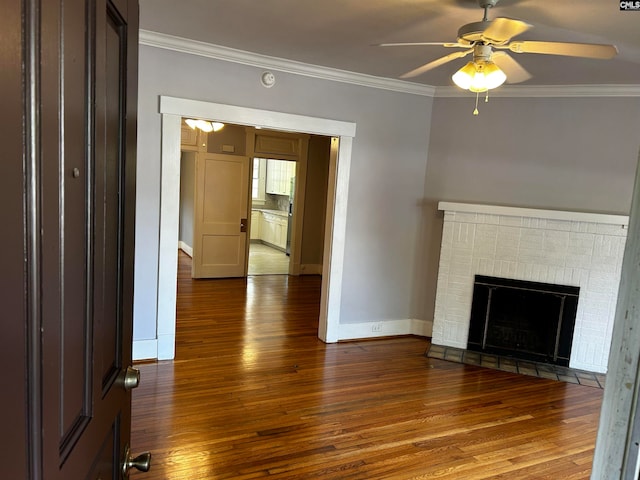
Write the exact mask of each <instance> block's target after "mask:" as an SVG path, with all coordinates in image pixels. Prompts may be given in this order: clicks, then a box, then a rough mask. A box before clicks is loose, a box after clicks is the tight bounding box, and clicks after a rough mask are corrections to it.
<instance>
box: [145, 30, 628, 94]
mask: <svg viewBox="0 0 640 480" xmlns="http://www.w3.org/2000/svg"><path fill="white" fill-rule="evenodd" d="M140 44H141V45H146V46H150V47H156V48H162V49H165V50H173V51H175V52H181V53H188V54H191V55H198V56H201V57H207V58H215V59H217V60H223V61H226V62H233V63H239V64H242V65H248V66H251V67H258V68H265V69H268V70H276V71H280V72H286V73H292V74H295V75H303V76H306V77H313V78H319V79H322V80H330V81H333V82H341V83H348V84H352V85H359V86H362V87H370V88H378V89H381V90H390V91H394V92H401V93H410V94H412V95H422V96H426V97H442V98H448V97H468V96H469V95H472V94H471V93H469V92H467V91H463V90H460V89H459V88H457V87H433V86H430V85H421V84H418V83H412V82H405V81H402V80H395V79H391V78H384V77H375V76H373V75H365V74H362V73H354V72H348V71H346V70H338V69H336V68H329V67H321V66H317V65H310V64H308V63H302V62H296V61H293V60H286V59H283V58H278V57H271V56H268V55H260V54H257V53H252V52H246V51H244V50H237V49H235V48H229V47H222V46H220V45H213V44H211V43H206V42H200V41H198V40H191V39H188V38H183V37H176V36H174V35H167V34H165V33H159V32H153V31H150V30H140ZM491 96H493V97H529V98H533V97H640V85H531V86H527V85H505V86H502V87H500V88H497V89H495V90H493V91H492V92H491Z"/></svg>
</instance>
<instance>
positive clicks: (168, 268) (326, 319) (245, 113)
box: [134, 96, 356, 360]
mask: <svg viewBox="0 0 640 480" xmlns="http://www.w3.org/2000/svg"><path fill="white" fill-rule="evenodd" d="M160 114H161V116H162V159H161V164H162V168H161V178H162V181H161V195H160V198H161V204H160V238H159V251H158V280H157V282H158V283H157V297H156V298H157V310H156V319H157V338H156V340H155V341H154V342H147V341H141V344H140V345H139V346H137V345H136V342H134V351H136V350H137V352H138V355H139V357H138V358H150V356H149V353H148V352H150V351H151V352H153V354H152V355H151V357H155V358H158V359H159V360H169V359H173V358H174V356H175V328H176V324H175V320H176V317H175V311H176V275H177V273H176V272H177V253H178V251H177V248H176V245H177V244H178V215H179V186H178V183H179V178H180V162H179V159H180V124H181V118H182V117H196V118H216V119H219V120H220V121H222V122H229V123H235V124H240V125H250V126H253V127H265V128H270V129H274V130H281V131H291V132H299V133H307V134H312V135H313V134H315V135H324V136H329V137H332V139H331V159H330V168H329V182H328V191H327V202H326V207H327V209H326V217H325V218H326V223H325V230H324V255H323V263H322V288H321V292H322V293H321V301H320V302H321V303H320V315H319V322H318V337H319V338H320V339H321V340H323V341H325V342H337V341H338V340H339V339H340V328H339V327H340V321H339V320H340V308H341V301H342V298H341V297H342V278H343V273H344V253H345V237H346V235H345V232H346V214H347V199H348V193H349V175H350V163H351V150H352V145H353V137H354V136H355V133H356V124H355V123H353V122H345V121H339V120H329V119H325V118H319V117H311V116H305V115H295V114H288V113H282V112H275V111H269V110H259V109H253V108H245V107H238V106H233V105H224V104H217V103H211V102H203V101H197V100H188V99H183V98H175V97H167V96H161V97H160ZM136 347H137V348H136ZM136 356H137V355H136Z"/></svg>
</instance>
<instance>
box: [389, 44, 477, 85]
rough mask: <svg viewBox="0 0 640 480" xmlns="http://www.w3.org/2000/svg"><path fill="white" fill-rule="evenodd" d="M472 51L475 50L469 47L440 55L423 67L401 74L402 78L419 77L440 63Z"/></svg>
mask: <svg viewBox="0 0 640 480" xmlns="http://www.w3.org/2000/svg"><path fill="white" fill-rule="evenodd" d="M471 52H473V49H469V50H464V51H462V52H454V53H450V54H449V55H446V56H444V57H440V58H438V59H437V60H434V61H433V62H429V63H425V64H424V65H422V66H421V67H418V68H416V69H414V70H411V71H410V72H407V73H405V74H404V75H400V78H413V77H417V76H418V75H422V74H423V73H425V72H427V71H429V70H431V69H434V68H436V67H439V66H440V65H444V64H445V63H447V62H450V61H452V60H455V59H456V58H462V57H464V56H466V55H469V54H470V53H471Z"/></svg>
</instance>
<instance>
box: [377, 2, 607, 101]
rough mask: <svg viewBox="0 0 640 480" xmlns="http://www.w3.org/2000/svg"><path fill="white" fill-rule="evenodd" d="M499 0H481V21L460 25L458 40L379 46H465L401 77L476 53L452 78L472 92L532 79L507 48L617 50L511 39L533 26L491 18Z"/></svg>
mask: <svg viewBox="0 0 640 480" xmlns="http://www.w3.org/2000/svg"><path fill="white" fill-rule="evenodd" d="M498 1H499V0H478V4H479V6H480V8H483V9H484V17H483V19H482V21H480V22H472V23H468V24H466V25H463V26H462V27H460V29H459V30H458V40H457V42H451V43H447V42H408V43H382V44H380V45H379V46H382V47H402V46H422V45H437V46H442V47H447V48H463V49H464V50H461V51H456V52H454V53H451V54H449V55H445V56H444V57H441V58H438V59H436V60H433V61H432V62H429V63H426V64H424V65H422V66H420V67H418V68H415V69H414V70H411V71H410V72H407V73H405V74H403V75H401V76H400V78H405V79H406V78H413V77H417V76H418V75H422V74H423V73H425V72H428V71H429V70H432V69H434V68H436V67H439V66H441V65H444V64H445V63H448V62H450V61H452V60H455V59H458V58H463V57H466V56H467V55H469V54H473V61H471V62H469V63H467V64H466V65H465V66H464V67H462V68H461V69H460V70H458V71H457V72H456V73H455V74H454V75H453V77H452V79H453V81H454V83H456V85H458V86H460V87H461V88H464V89H466V90H471V91H472V92H484V91H487V90H489V89H491V88H495V87H498V86H500V85H502V83H504V82H505V80H506V81H508V82H509V83H519V82H524V81H525V80H528V79H529V78H531V74H530V73H529V72H527V71H526V70H525V69H524V67H522V66H521V65H520V64H519V63H518V62H517V61H516V60H514V59H513V58H512V57H511V56H510V55H509V54H508V53H507V52H506V50H509V51H511V52H514V53H541V54H546V55H564V56H569V57H582V58H599V59H608V58H613V57H614V56H616V54H617V53H618V50H617V48H616V47H615V45H602V44H593V43H565V42H539V41H511V39H512V38H513V37H516V36H518V35H520V34H522V33H524V32H526V31H527V30H529V29H530V28H531V27H532V25H529V24H528V23H525V22H523V21H521V20H515V19H511V18H504V17H498V18H495V19H493V20H489V18H488V11H489V9H490V8H492V7H494V6H495V5H496V3H498ZM496 50H497V51H496Z"/></svg>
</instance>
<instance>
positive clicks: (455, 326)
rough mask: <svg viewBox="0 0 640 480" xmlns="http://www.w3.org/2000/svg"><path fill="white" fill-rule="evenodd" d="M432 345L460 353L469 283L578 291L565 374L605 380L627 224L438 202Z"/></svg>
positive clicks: (591, 216)
mask: <svg viewBox="0 0 640 480" xmlns="http://www.w3.org/2000/svg"><path fill="white" fill-rule="evenodd" d="M439 209H440V210H444V212H445V215H444V217H445V218H444V226H443V235H442V245H441V252H440V267H439V271H438V284H437V290H436V305H435V312H434V322H433V338H432V341H433V344H435V345H443V346H450V347H457V348H466V347H467V339H468V333H469V319H470V313H471V303H472V296H473V281H474V276H475V275H487V276H495V277H503V278H509V279H513V280H528V281H533V282H545V283H554V284H563V285H571V286H576V287H580V298H579V302H578V313H577V316H576V324H575V331H574V337H573V348H572V352H571V361H570V366H571V367H572V368H577V369H582V370H589V371H593V372H601V373H604V372H606V369H607V361H608V356H609V345H610V343H611V332H612V328H613V319H614V315H615V306H616V302H617V295H618V284H619V282H620V272H621V269H622V257H623V254H624V245H625V241H626V236H627V226H628V223H629V219H628V217H627V216H624V215H608V214H601V213H585V212H569V211H558V210H539V209H530V208H520V207H508V206H500V205H476V204H467V203H453V202H440V203H439Z"/></svg>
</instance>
